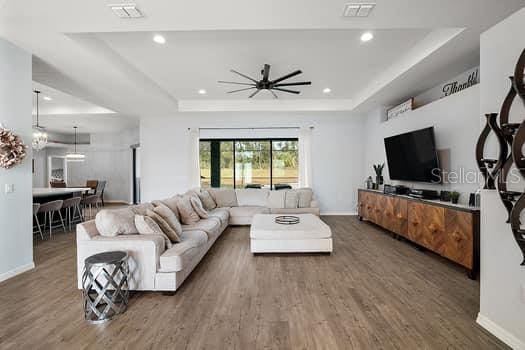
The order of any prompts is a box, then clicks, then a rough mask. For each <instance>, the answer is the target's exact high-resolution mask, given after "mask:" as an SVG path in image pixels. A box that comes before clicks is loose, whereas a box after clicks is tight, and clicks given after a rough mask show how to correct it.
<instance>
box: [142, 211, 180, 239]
mask: <svg viewBox="0 0 525 350" xmlns="http://www.w3.org/2000/svg"><path fill="white" fill-rule="evenodd" d="M146 215H147V216H149V217H150V218H152V219H153V220H154V221H155V222H156V223H157V225H159V227H160V229H161V230H162V232H164V233H165V234H166V236H168V238H169V239H170V241H171V242H173V243H177V242H180V238H179V235H177V232H175V231H174V230H173V229H172V228H171V227H170V225H169V224H168V223H167V222H166V220H164V219H163V218H162V217H161V216H160V215H159V214H157V213H155V212H154V211H153V210H148V211H147V213H146Z"/></svg>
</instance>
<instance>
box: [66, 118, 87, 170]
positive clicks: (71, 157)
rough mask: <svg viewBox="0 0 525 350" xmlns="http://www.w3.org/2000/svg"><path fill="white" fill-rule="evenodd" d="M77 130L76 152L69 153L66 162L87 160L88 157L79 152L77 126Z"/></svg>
mask: <svg viewBox="0 0 525 350" xmlns="http://www.w3.org/2000/svg"><path fill="white" fill-rule="evenodd" d="M73 128H74V129H75V151H74V152H68V153H67V154H66V160H67V161H68V162H83V161H84V160H85V159H86V155H85V154H82V153H79V152H77V129H78V127H77V126H74V127H73Z"/></svg>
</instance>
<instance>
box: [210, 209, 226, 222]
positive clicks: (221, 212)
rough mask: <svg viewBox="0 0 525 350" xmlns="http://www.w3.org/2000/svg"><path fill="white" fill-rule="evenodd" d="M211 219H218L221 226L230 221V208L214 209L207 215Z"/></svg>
mask: <svg viewBox="0 0 525 350" xmlns="http://www.w3.org/2000/svg"><path fill="white" fill-rule="evenodd" d="M208 215H209V217H211V218H218V219H219V220H220V221H221V223H222V224H225V223H226V224H227V223H228V221H229V220H230V208H215V209H213V210H212V211H210V212H209V213H208Z"/></svg>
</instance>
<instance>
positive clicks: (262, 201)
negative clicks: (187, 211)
mask: <svg viewBox="0 0 525 350" xmlns="http://www.w3.org/2000/svg"><path fill="white" fill-rule="evenodd" d="M193 191H197V192H198V191H201V190H200V189H197V190H193ZM208 191H209V193H210V195H211V197H212V198H213V199H214V201H215V203H216V204H217V207H216V208H213V209H209V210H208V215H209V217H208V218H207V219H202V220H200V221H198V222H196V223H194V224H191V225H182V235H181V237H180V238H181V241H180V243H174V244H173V246H172V247H171V248H169V249H166V247H165V242H164V238H163V236H160V235H140V234H138V233H137V234H122V235H117V236H114V237H113V236H111V237H110V236H107V235H103V234H101V233H100V232H99V229H98V228H97V223H96V221H95V220H91V221H87V222H84V223H81V224H79V225H77V273H78V288H82V271H83V268H84V260H85V259H86V258H87V257H89V256H91V255H93V254H97V253H101V252H105V251H112V250H123V251H126V252H127V253H128V255H129V260H128V263H129V267H130V279H129V288H130V290H151V291H169V292H174V291H176V290H177V289H178V288H179V287H180V285H181V284H182V283H183V282H184V280H185V279H186V278H187V277H188V275H189V274H190V273H191V271H192V270H193V269H194V268H195V266H196V265H197V264H198V263H199V261H200V260H201V259H202V258H203V257H204V255H205V254H206V252H207V251H208V250H209V249H210V248H211V246H212V245H213V243H215V241H216V240H217V239H218V238H219V236H220V235H221V234H222V233H223V232H224V230H225V229H226V228H227V227H228V225H250V224H251V222H252V218H253V216H254V215H256V214H264V213H297V214H301V213H311V214H315V215H319V208H318V206H317V203H316V201H315V198H314V197H313V192H311V190H309V189H304V190H293V191H269V190H265V189H242V190H233V189H224V190H223V189H209V190H208ZM300 191H310V195H308V194H307V195H305V196H301V195H299V196H300V197H302V199H303V203H301V200H297V199H296V198H294V197H296V196H297V193H298V192H300ZM172 198H174V197H172ZM287 200H288V203H287ZM290 203H292V204H290ZM293 203H296V204H295V205H294V204H293ZM287 204H288V205H287ZM301 204H302V205H301ZM293 206H295V207H293ZM299 206H301V207H299ZM149 207H153V205H152V204H149V203H148V204H141V205H138V206H131V207H126V208H123V209H117V210H124V211H125V215H122V216H123V217H125V218H128V217H133V213H135V214H141V215H143V214H144V212H145V210H146V209H147V208H149ZM115 211H116V210H115ZM130 211H132V212H133V213H131V215H130ZM100 214H101V213H99V214H97V215H100ZM97 218H98V217H97ZM126 224H130V225H132V224H131V223H126ZM99 226H100V225H99Z"/></svg>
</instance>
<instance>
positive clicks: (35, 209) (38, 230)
mask: <svg viewBox="0 0 525 350" xmlns="http://www.w3.org/2000/svg"><path fill="white" fill-rule="evenodd" d="M39 210H40V204H39V203H33V219H34V220H35V224H36V228H35V225H33V234H35V233H40V237H41V238H42V240H44V234H43V233H42V228H41V227H40V221H39V220H38V213H39Z"/></svg>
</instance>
